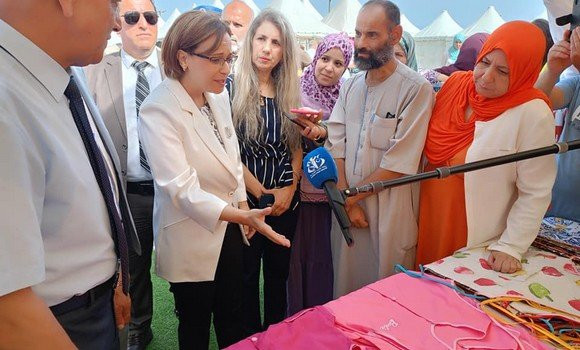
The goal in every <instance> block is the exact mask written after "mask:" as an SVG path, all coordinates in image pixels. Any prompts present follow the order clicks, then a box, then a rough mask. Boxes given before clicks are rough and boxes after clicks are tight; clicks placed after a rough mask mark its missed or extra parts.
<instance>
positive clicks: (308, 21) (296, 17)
mask: <svg viewBox="0 0 580 350" xmlns="http://www.w3.org/2000/svg"><path fill="white" fill-rule="evenodd" d="M268 7H270V8H273V9H275V10H278V11H280V12H282V13H283V14H284V16H286V18H287V19H288V21H289V22H290V24H291V25H292V29H294V32H295V33H296V34H297V35H298V36H300V37H313V36H324V35H326V34H330V33H335V32H336V30H335V29H333V28H331V27H329V26H328V25H326V24H324V23H322V22H321V21H319V20H317V19H315V18H314V17H312V16H308V15H305V14H308V13H309V10H308V9H307V8H306V7H305V6H304V4H303V3H302V1H301V0H273V1H272V2H271V3H270V5H268Z"/></svg>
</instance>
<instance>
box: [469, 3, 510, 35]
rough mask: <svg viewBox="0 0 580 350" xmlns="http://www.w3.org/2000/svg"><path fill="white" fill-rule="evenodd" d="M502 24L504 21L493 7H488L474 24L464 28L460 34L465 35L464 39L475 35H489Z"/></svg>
mask: <svg viewBox="0 0 580 350" xmlns="http://www.w3.org/2000/svg"><path fill="white" fill-rule="evenodd" d="M504 23H505V21H504V19H503V18H501V16H500V15H499V13H497V11H496V10H495V7H493V6H490V7H488V8H487V10H486V11H485V12H484V13H483V15H481V17H479V19H478V20H477V21H475V23H473V24H472V25H470V26H469V27H467V28H465V29H464V30H463V31H462V32H461V33H463V34H465V36H466V37H469V36H471V35H473V34H475V33H491V32H493V31H494V30H496V29H497V27H499V26H501V25H502V24H504Z"/></svg>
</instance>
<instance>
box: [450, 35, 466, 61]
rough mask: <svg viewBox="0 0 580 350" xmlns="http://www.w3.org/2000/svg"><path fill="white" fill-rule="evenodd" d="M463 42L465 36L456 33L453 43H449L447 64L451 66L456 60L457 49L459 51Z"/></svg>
mask: <svg viewBox="0 0 580 350" xmlns="http://www.w3.org/2000/svg"><path fill="white" fill-rule="evenodd" d="M464 41H465V35H464V34H461V33H458V34H456V35H455V37H454V38H453V43H451V47H450V48H449V50H447V64H453V63H455V61H456V60H457V56H458V55H459V49H461V45H463V42H464Z"/></svg>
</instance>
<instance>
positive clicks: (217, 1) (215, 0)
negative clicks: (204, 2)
mask: <svg viewBox="0 0 580 350" xmlns="http://www.w3.org/2000/svg"><path fill="white" fill-rule="evenodd" d="M211 6H215V7H217V8H218V9H221V10H223V9H224V3H223V2H221V0H213V1H212V2H211Z"/></svg>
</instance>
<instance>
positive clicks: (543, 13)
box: [534, 8, 548, 21]
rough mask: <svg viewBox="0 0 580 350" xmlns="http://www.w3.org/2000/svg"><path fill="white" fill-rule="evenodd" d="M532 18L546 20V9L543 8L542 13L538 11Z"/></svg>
mask: <svg viewBox="0 0 580 350" xmlns="http://www.w3.org/2000/svg"><path fill="white" fill-rule="evenodd" d="M534 19H545V20H546V21H547V20H548V10H547V9H545V8H544V11H542V13H540V14H539V15H537V16H536V17H534Z"/></svg>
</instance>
